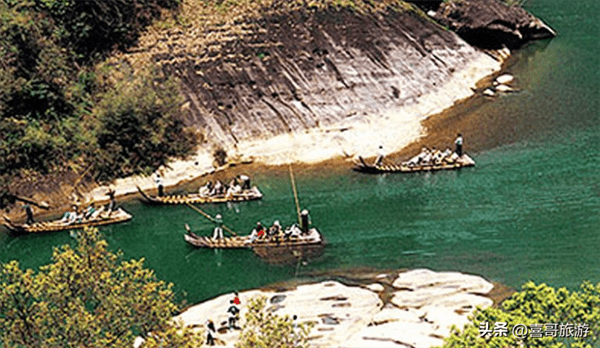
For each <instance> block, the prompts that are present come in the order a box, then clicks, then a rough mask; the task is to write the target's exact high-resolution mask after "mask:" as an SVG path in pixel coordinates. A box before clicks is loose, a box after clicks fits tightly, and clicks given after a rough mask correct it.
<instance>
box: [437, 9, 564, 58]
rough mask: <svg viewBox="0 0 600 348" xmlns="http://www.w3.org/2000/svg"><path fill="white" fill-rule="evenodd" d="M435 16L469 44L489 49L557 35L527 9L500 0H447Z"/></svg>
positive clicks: (513, 46) (518, 45)
mask: <svg viewBox="0 0 600 348" xmlns="http://www.w3.org/2000/svg"><path fill="white" fill-rule="evenodd" d="M433 17H434V18H435V19H436V20H437V21H438V22H440V23H441V24H442V25H445V26H447V27H449V28H450V29H452V30H454V31H456V33H458V34H459V35H460V36H461V37H462V38H463V39H465V40H466V41H467V42H469V43H470V44H472V45H475V46H477V47H482V48H488V49H498V48H502V47H504V46H506V47H508V48H510V49H513V48H518V47H520V46H521V45H523V44H524V43H526V42H529V41H531V40H538V39H546V38H550V37H554V36H556V34H555V33H554V31H553V30H552V29H551V28H550V27H548V26H547V25H546V24H544V23H543V22H542V21H541V20H539V19H537V18H535V17H534V16H532V15H531V14H529V13H527V11H525V10H523V9H522V8H520V7H518V6H507V5H505V4H504V3H502V2H500V1H498V0H468V1H466V0H450V1H445V2H443V3H441V4H440V6H439V8H437V9H436V10H435V15H434V16H433Z"/></svg>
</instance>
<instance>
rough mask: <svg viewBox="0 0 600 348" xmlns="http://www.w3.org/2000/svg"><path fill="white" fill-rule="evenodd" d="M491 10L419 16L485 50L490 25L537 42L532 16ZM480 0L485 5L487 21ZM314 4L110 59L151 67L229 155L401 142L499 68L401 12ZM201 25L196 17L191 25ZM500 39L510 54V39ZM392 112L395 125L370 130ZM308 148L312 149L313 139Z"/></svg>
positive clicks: (475, 4)
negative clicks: (380, 133)
mask: <svg viewBox="0 0 600 348" xmlns="http://www.w3.org/2000/svg"><path fill="white" fill-rule="evenodd" d="M489 1H492V0H485V1H484V0H480V1H477V0H473V1H471V2H467V1H462V0H461V1H450V2H445V3H442V4H441V5H440V2H439V1H434V2H431V4H429V2H428V6H429V7H424V9H425V10H429V15H430V16H433V18H435V19H437V20H439V21H440V22H442V23H443V24H445V25H447V26H449V27H451V28H455V29H456V30H457V31H458V32H459V33H461V34H462V35H463V36H464V37H466V38H468V39H469V40H470V41H472V42H473V43H482V42H487V41H486V40H485V39H484V37H485V36H486V35H487V36H494V37H501V36H502V35H500V34H497V33H496V32H495V31H494V30H495V29H496V28H499V27H502V28H511V29H510V30H509V31H510V32H511V33H512V34H514V35H516V36H518V37H521V40H525V39H530V38H536V37H543V36H544V35H542V34H539V33H537V32H536V31H535V30H533V29H532V28H533V26H532V24H531V23H533V21H534V20H533V19H532V18H533V17H531V16H529V15H528V14H527V13H526V12H524V11H523V10H520V9H516V8H515V9H512V8H508V7H506V6H504V5H502V4H498V3H496V2H495V1H494V2H489ZM488 2H489V3H490V4H493V5H490V8H488V9H487V12H486V11H484V10H485V9H484V8H485V7H486V6H488V5H487V4H488ZM312 3H319V4H320V5H319V6H317V5H304V6H300V7H298V6H296V7H293V6H291V7H290V6H287V5H285V2H281V1H272V2H271V3H270V5H269V6H270V7H268V8H266V9H264V11H262V10H261V11H259V12H258V14H257V13H252V14H248V16H247V17H240V16H238V17H237V19H235V20H229V21H227V22H225V23H221V24H219V25H198V24H197V23H191V24H188V25H187V26H185V27H184V26H179V27H177V26H176V27H175V28H171V29H165V30H163V31H161V32H158V33H156V32H153V33H152V35H147V36H146V37H142V38H141V40H140V45H139V46H138V47H136V48H135V50H133V51H132V52H131V53H128V54H126V55H123V56H119V57H117V59H120V60H122V61H127V62H129V63H130V64H131V65H133V66H136V65H138V66H139V65H144V64H156V65H158V66H160V67H161V68H162V69H163V70H164V71H165V72H166V73H167V74H170V75H175V76H178V77H179V78H180V79H181V81H182V91H183V94H184V96H185V99H186V103H185V105H184V112H185V113H186V118H187V122H188V124H190V125H192V126H194V127H197V128H198V129H199V130H201V131H202V132H204V134H205V135H206V138H207V139H209V140H210V141H211V142H213V143H215V144H217V145H219V146H222V147H225V148H229V149H230V148H231V145H232V144H233V146H234V147H235V146H236V144H240V143H241V142H243V141H251V140H259V139H265V138H268V137H272V136H274V135H279V134H301V133H303V132H308V131H311V132H312V131H314V130H319V131H321V132H322V133H325V132H329V131H330V130H331V129H333V130H334V131H335V132H338V133H339V134H341V133H343V132H345V131H346V130H348V129H351V128H352V127H354V126H355V125H356V124H359V123H362V124H363V125H365V124H367V125H370V127H371V128H372V129H371V130H370V132H371V133H376V132H377V130H378V128H379V129H380V128H382V127H387V128H388V129H387V131H388V132H390V134H388V138H393V137H395V138H398V139H401V138H402V137H403V134H393V133H391V132H393V130H390V129H389V128H390V127H395V124H400V123H402V122H405V123H406V122H417V124H418V120H420V119H422V117H424V116H427V115H428V114H429V113H432V112H439V111H441V109H443V108H447V107H449V106H451V105H452V103H453V102H454V101H456V100H457V99H461V98H465V97H467V96H469V95H470V94H471V93H472V89H473V88H474V85H475V82H476V81H477V80H479V79H481V78H482V77H483V76H486V75H488V74H491V73H493V72H494V71H497V70H498V69H499V68H500V62H498V61H494V60H493V59H492V58H491V57H490V56H488V55H487V54H486V53H484V52H483V51H481V50H479V49H477V48H474V47H472V46H471V45H469V44H468V43H466V42H465V41H464V40H463V39H461V38H460V37H459V36H458V35H457V34H456V33H454V32H452V31H450V30H448V29H447V28H445V27H444V26H441V25H440V24H438V23H437V22H436V21H435V20H434V19H432V17H430V16H428V15H426V14H425V12H424V11H423V10H422V9H419V8H418V7H417V6H415V5H412V4H409V3H407V2H403V1H399V0H397V1H389V2H386V4H387V5H385V6H383V5H382V6H375V5H372V3H370V4H371V5H362V6H366V8H367V10H365V7H362V8H355V7H352V6H350V5H345V6H338V7H335V6H333V5H332V4H331V3H330V2H327V1H313V2H311V3H310V4H312ZM349 3H353V2H349ZM356 3H358V2H356ZM187 4H188V5H187V6H190V5H189V4H190V2H187ZM365 4H366V3H365ZM381 4H383V3H381ZM421 6H422V4H421ZM507 9H508V10H507ZM434 10H435V15H434V12H433V11H434ZM183 11H184V12H193V11H194V10H193V7H190V8H184V10H183ZM507 11H508V12H507ZM481 13H485V16H484V15H482V14H481ZM523 16H525V17H526V18H527V20H524V19H523V18H524V17H523ZM188 17H190V18H194V16H193V15H192V16H188ZM508 17H510V18H509V19H507V18H508ZM474 18H478V19H479V21H480V22H481V23H486V24H485V25H486V27H485V28H486V29H481V30H476V29H474V30H473V31H469V30H467V28H471V27H473V28H476V26H475V25H474V24H472V22H473V21H474ZM203 20H204V19H203V17H202V16H201V15H199V16H198V18H197V21H198V23H201V22H202V21H203ZM511 20H512V22H510V21H511ZM515 23H516V24H515ZM184 28H185V29H184ZM503 32H504V31H503ZM500 40H501V41H502V42H503V43H506V44H507V45H509V46H510V47H513V46H515V45H516V44H514V45H513V44H512V43H513V42H516V41H514V40H513V38H510V37H509V38H506V37H504V36H502V37H501V38H500ZM482 46H484V45H483V44H482ZM441 91H445V92H443V93H442V92H441ZM440 94H443V95H442V96H440ZM436 103H437V104H436ZM429 104H436V105H433V106H431V107H429V106H428V105H429ZM423 105H425V106H426V107H422V106H423ZM390 110H396V111H397V114H403V116H402V117H403V118H398V119H395V120H392V121H394V122H392V121H390V122H389V123H388V124H386V125H381V124H378V123H377V122H378V121H379V120H381V119H383V118H386V117H384V116H385V115H384V114H385V113H386V112H389V111H390ZM415 120H416V121H415ZM411 127H412V126H411ZM358 128H359V127H355V129H354V131H355V132H356V133H357V134H358V135H357V134H354V135H353V136H352V137H348V136H347V134H349V133H350V132H347V133H344V134H341V135H340V137H346V138H348V139H342V140H343V141H340V140H339V139H337V140H335V139H334V140H335V141H337V142H338V143H342V142H343V143H347V144H348V143H355V142H356V141H355V140H356V138H357V137H358V136H360V132H361V131H362V130H358ZM406 128H408V127H406ZM412 128H415V127H412ZM417 128H418V126H417ZM397 133H402V131H398V132H397ZM413 133H414V132H413ZM418 134H419V133H418V130H417V131H416V133H415V134H410V135H407V136H406V137H407V139H408V138H409V137H412V139H414V137H415V136H418ZM375 136H376V135H375ZM369 137H373V134H371V135H369ZM313 138H314V139H322V134H318V135H315V136H314V137H313ZM286 141H287V140H286ZM311 141H312V142H314V141H313V140H311ZM318 141H320V140H318ZM329 145H330V144H329V143H327V144H324V145H323V147H325V146H329ZM401 145H406V144H405V143H402V141H400V142H397V143H395V144H392V145H391V146H388V149H390V150H397V149H399V147H400V146H401ZM296 147H297V146H296ZM255 152H259V153H260V152H264V149H257V150H256V151H255ZM341 152H342V153H343V154H345V155H352V154H353V151H346V149H343V151H341ZM337 153H339V151H338V152H337Z"/></svg>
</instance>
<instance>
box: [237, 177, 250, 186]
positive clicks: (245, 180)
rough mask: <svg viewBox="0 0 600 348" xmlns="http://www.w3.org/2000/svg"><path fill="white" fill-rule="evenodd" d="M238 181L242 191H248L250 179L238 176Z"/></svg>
mask: <svg viewBox="0 0 600 348" xmlns="http://www.w3.org/2000/svg"><path fill="white" fill-rule="evenodd" d="M239 178H240V181H241V182H242V190H249V189H250V177H249V176H248V175H246V174H240V176H239Z"/></svg>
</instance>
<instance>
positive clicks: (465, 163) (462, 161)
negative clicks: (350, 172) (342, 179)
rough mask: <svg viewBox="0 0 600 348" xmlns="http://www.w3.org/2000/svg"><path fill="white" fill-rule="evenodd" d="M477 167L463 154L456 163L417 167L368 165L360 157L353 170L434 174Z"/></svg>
mask: <svg viewBox="0 0 600 348" xmlns="http://www.w3.org/2000/svg"><path fill="white" fill-rule="evenodd" d="M473 166H475V161H474V160H473V159H472V158H471V157H469V155H467V154H463V155H462V156H461V157H460V158H458V159H457V160H456V161H454V162H441V163H437V164H425V165H415V166H410V165H408V164H407V163H401V164H387V163H386V164H381V165H372V164H367V163H366V162H365V160H364V159H363V158H362V157H360V156H359V157H358V161H356V162H355V163H354V167H353V168H352V169H354V170H356V171H358V172H362V173H369V174H378V173H415V172H432V171H438V170H452V169H459V168H465V167H473Z"/></svg>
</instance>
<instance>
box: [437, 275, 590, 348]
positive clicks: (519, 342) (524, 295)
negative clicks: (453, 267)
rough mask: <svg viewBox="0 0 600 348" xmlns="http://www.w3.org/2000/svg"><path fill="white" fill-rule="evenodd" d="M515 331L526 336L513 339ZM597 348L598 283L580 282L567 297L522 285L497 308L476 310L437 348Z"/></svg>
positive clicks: (560, 291)
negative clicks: (469, 321)
mask: <svg viewBox="0 0 600 348" xmlns="http://www.w3.org/2000/svg"><path fill="white" fill-rule="evenodd" d="M497 323H500V324H497ZM569 325H572V326H569ZM500 326H505V327H506V328H507V330H504V329H502V328H501V327H500ZM515 326H520V328H519V330H520V329H523V328H524V327H526V328H527V330H528V332H526V333H525V334H524V335H523V336H524V337H522V338H517V337H515V335H513V328H515ZM534 330H535V332H534ZM538 335H539V336H541V337H536V336H538ZM574 336H575V337H574ZM576 336H585V337H576ZM599 344H600V283H599V284H597V285H596V286H594V285H592V284H591V283H589V282H584V283H583V284H582V285H581V290H580V291H575V292H569V291H568V290H567V289H565V288H560V289H558V290H555V289H554V288H552V287H549V286H547V285H546V284H541V285H535V284H534V283H533V282H528V283H526V284H525V285H523V287H522V289H521V291H520V292H517V293H515V294H513V295H512V297H511V298H509V299H507V300H505V301H504V302H503V303H502V309H500V308H487V309H485V310H477V311H476V312H475V313H474V314H473V316H472V317H471V323H470V324H468V325H466V326H465V328H464V329H463V330H458V329H456V328H454V329H453V331H452V335H451V336H450V337H449V338H447V339H446V340H445V344H444V346H443V347H444V348H459V347H460V348H463V347H474V348H484V347H485V348H488V347H489V348H511V347H514V348H517V347H539V348H542V347H544V348H566V347H571V348H593V347H598V345H599Z"/></svg>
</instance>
